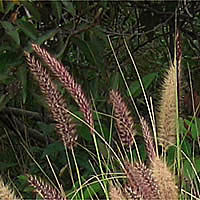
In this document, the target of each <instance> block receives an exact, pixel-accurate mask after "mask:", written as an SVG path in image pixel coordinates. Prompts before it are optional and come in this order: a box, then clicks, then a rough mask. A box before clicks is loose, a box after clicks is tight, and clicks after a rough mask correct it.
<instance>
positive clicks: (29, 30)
mask: <svg viewBox="0 0 200 200" xmlns="http://www.w3.org/2000/svg"><path fill="white" fill-rule="evenodd" d="M17 25H18V27H19V28H20V29H21V30H22V31H23V32H24V33H25V34H26V35H27V36H28V37H30V38H31V39H32V40H34V41H35V40H36V39H37V37H38V33H37V30H36V29H35V27H34V25H33V24H32V23H30V22H27V21H24V20H21V19H19V20H17Z"/></svg>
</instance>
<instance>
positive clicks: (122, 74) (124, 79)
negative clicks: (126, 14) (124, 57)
mask: <svg viewBox="0 0 200 200" xmlns="http://www.w3.org/2000/svg"><path fill="white" fill-rule="evenodd" d="M108 41H109V44H110V47H111V49H112V52H113V55H114V57H115V60H116V63H117V66H118V68H119V71H120V74H121V76H122V79H123V81H124V84H125V86H126V88H127V90H128V93H129V95H130V98H131V101H132V103H133V105H134V108H135V110H136V113H137V115H138V117H139V118H140V113H139V111H138V109H137V106H136V104H135V101H134V99H133V97H132V95H131V91H130V89H129V86H128V83H127V81H126V78H125V76H124V73H123V71H122V69H121V66H120V64H119V61H118V59H117V55H116V53H115V50H114V48H113V45H112V42H111V40H110V37H109V36H108ZM135 146H136V149H138V148H137V144H136V142H135ZM137 156H138V159H139V160H140V161H141V158H140V154H139V151H137Z"/></svg>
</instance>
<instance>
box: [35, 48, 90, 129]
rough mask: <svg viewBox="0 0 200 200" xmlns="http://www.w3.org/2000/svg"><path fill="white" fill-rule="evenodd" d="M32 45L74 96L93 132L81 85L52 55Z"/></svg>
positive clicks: (88, 108) (87, 102)
mask: <svg viewBox="0 0 200 200" xmlns="http://www.w3.org/2000/svg"><path fill="white" fill-rule="evenodd" d="M32 47H33V49H34V51H35V52H36V53H37V54H38V55H39V56H40V57H41V58H42V60H43V61H44V62H45V63H46V64H47V65H48V66H49V68H50V69H51V71H52V72H53V73H54V74H55V75H56V77H57V78H58V79H59V81H60V82H61V83H62V84H63V86H64V87H65V88H66V89H67V90H68V92H69V93H70V94H71V96H72V97H73V98H74V100H75V102H76V103H77V104H78V106H79V107H80V110H81V111H82V112H83V114H84V118H85V121H86V122H87V123H88V125H89V126H90V132H91V133H93V129H94V120H93V115H92V109H91V103H90V102H89V100H88V99H87V98H86V95H85V93H84V92H83V90H82V88H81V85H79V84H78V83H76V82H75V80H74V78H73V77H72V76H71V75H70V73H69V72H68V71H67V69H66V67H65V66H64V65H63V64H62V63H61V62H59V61H58V60H57V59H56V58H55V57H54V56H52V55H50V54H49V53H48V52H47V51H46V50H45V49H43V48H41V47H40V46H39V45H37V44H32Z"/></svg>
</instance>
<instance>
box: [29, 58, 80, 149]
mask: <svg viewBox="0 0 200 200" xmlns="http://www.w3.org/2000/svg"><path fill="white" fill-rule="evenodd" d="M26 58H27V63H28V65H29V69H30V71H31V72H32V74H33V75H34V77H35V78H36V79H37V81H38V83H39V86H40V88H41V91H42V93H43V94H44V95H45V97H46V100H47V103H48V106H49V108H50V111H51V113H52V116H53V119H54V120H55V121H56V122H57V123H56V129H57V132H58V134H59V135H60V136H61V137H62V140H63V143H64V145H65V146H66V147H68V148H70V149H71V148H72V147H74V146H75V144H76V140H77V136H76V129H75V124H74V123H73V122H72V118H71V116H70V115H69V113H68V112H67V111H66V110H67V105H66V103H65V100H64V98H63V96H62V95H61V93H60V92H59V91H58V88H57V86H56V85H55V84H54V83H53V82H52V80H51V79H50V75H49V73H48V72H47V70H46V69H45V68H43V67H42V66H41V64H40V62H39V61H38V60H36V59H35V58H34V56H30V54H26Z"/></svg>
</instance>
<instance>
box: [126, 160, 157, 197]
mask: <svg viewBox="0 0 200 200" xmlns="http://www.w3.org/2000/svg"><path fill="white" fill-rule="evenodd" d="M125 172H126V175H127V178H128V184H129V185H130V187H131V191H132V195H133V196H135V197H137V198H138V197H141V198H142V199H145V200H161V199H160V196H159V188H158V185H157V183H156V181H155V179H154V178H153V177H152V172H151V170H150V169H148V168H147V167H146V166H145V165H144V164H138V163H136V164H135V165H134V166H133V165H131V164H130V163H129V162H126V163H125Z"/></svg>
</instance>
